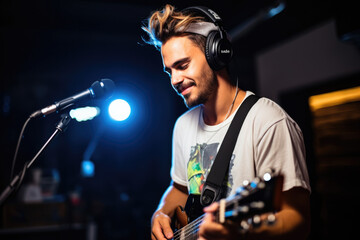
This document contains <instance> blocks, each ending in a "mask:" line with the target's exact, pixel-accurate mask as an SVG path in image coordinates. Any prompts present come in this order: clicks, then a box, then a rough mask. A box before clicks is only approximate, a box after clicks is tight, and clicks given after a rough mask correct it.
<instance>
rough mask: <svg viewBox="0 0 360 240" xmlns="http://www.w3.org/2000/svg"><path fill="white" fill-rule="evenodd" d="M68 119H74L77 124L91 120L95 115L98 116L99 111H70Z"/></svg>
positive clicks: (88, 109) (95, 109)
mask: <svg viewBox="0 0 360 240" xmlns="http://www.w3.org/2000/svg"><path fill="white" fill-rule="evenodd" d="M69 114H70V117H71V118H72V119H76V121H78V122H82V121H87V120H91V119H93V118H94V117H96V116H97V115H99V114H100V109H99V108H98V107H83V108H76V109H72V110H71V111H70V112H69Z"/></svg>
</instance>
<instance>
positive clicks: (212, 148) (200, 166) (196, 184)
mask: <svg viewBox="0 0 360 240" xmlns="http://www.w3.org/2000/svg"><path fill="white" fill-rule="evenodd" d="M218 146H219V143H211V144H206V143H203V144H198V143H197V144H196V146H192V147H191V151H190V159H189V161H188V164H187V175H188V182H189V192H190V193H191V194H201V191H202V188H203V186H204V183H205V181H206V177H207V176H208V174H209V171H210V169H211V166H212V164H213V162H214V160H215V157H216V154H217V150H218ZM234 158H235V156H234V154H233V155H232V157H231V160H230V165H229V170H230V171H229V172H230V173H231V168H232V166H233V160H234ZM232 185H233V178H232V175H231V174H229V175H228V176H227V178H226V179H225V184H224V188H226V195H228V193H229V192H230V191H231V187H232Z"/></svg>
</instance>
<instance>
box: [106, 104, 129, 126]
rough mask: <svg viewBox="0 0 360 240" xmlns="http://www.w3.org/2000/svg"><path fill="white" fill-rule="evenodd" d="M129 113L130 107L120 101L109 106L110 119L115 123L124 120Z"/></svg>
mask: <svg viewBox="0 0 360 240" xmlns="http://www.w3.org/2000/svg"><path fill="white" fill-rule="evenodd" d="M130 113H131V108H130V105H129V104H128V103H127V102H126V101H125V100H122V99H116V100H114V101H112V102H111V103H110V105H109V114H110V117H111V118H112V119H114V120H116V121H124V120H126V119H127V118H128V117H129V116H130Z"/></svg>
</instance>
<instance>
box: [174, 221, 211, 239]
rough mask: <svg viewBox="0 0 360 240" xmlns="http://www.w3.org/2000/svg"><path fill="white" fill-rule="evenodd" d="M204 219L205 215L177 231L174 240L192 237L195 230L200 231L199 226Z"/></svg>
mask: <svg viewBox="0 0 360 240" xmlns="http://www.w3.org/2000/svg"><path fill="white" fill-rule="evenodd" d="M203 218H204V215H202V216H200V217H198V218H197V219H195V220H194V221H193V222H191V223H189V224H188V225H186V226H185V227H183V228H181V229H179V230H178V231H176V232H175V234H174V240H175V239H178V238H176V237H179V239H181V237H185V239H186V237H189V236H190V235H191V233H192V232H194V229H196V230H198V226H199V225H200V223H201V221H202V219H203ZM196 232H197V231H196ZM179 235H180V236H179Z"/></svg>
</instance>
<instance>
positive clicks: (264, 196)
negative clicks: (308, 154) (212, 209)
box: [173, 173, 283, 240]
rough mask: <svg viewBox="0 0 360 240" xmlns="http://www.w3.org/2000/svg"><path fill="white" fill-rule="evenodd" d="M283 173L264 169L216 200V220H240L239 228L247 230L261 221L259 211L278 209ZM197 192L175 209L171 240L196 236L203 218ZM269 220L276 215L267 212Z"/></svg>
mask: <svg viewBox="0 0 360 240" xmlns="http://www.w3.org/2000/svg"><path fill="white" fill-rule="evenodd" d="M282 185H283V176H282V175H277V176H273V175H272V174H271V173H265V174H264V175H263V177H262V178H255V179H254V180H253V181H252V182H247V181H246V182H245V183H244V184H243V186H242V187H240V188H239V189H238V190H237V192H236V194H235V195H233V196H230V197H228V198H226V199H221V200H220V201H219V208H218V210H217V212H216V213H215V218H216V221H217V222H219V223H222V224H223V223H225V221H226V220H231V221H233V222H239V223H240V229H242V231H247V230H248V229H249V228H250V226H251V225H253V226H255V227H256V226H258V225H260V224H261V220H260V217H259V214H262V213H268V212H274V211H278V210H279V209H280V204H281V198H280V195H281V191H282ZM204 215H205V214H203V211H202V206H201V204H200V195H192V194H190V196H189V198H188V200H187V203H186V206H185V209H184V208H183V207H182V206H179V207H178V208H177V209H176V211H175V223H174V224H173V228H174V238H173V239H174V240H178V239H180V240H185V239H186V240H189V239H197V238H198V237H199V236H198V230H199V226H200V224H201V223H202V220H203V218H204ZM267 222H268V224H272V223H274V222H275V215H274V214H270V215H268V219H267Z"/></svg>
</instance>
